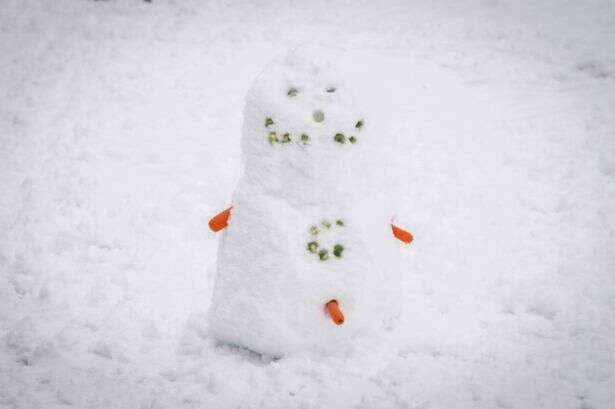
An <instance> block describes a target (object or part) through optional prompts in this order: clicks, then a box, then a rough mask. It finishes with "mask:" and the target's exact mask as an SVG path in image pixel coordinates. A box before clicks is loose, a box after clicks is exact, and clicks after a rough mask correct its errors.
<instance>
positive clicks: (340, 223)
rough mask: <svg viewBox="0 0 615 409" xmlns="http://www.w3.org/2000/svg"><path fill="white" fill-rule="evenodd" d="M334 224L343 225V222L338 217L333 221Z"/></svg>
mask: <svg viewBox="0 0 615 409" xmlns="http://www.w3.org/2000/svg"><path fill="white" fill-rule="evenodd" d="M335 224H337V225H338V226H343V225H344V222H343V221H341V220H339V219H338V220H336V221H335Z"/></svg>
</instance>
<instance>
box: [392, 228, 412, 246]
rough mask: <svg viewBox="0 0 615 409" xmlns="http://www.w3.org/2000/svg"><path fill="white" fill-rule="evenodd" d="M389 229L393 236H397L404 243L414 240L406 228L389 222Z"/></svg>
mask: <svg viewBox="0 0 615 409" xmlns="http://www.w3.org/2000/svg"><path fill="white" fill-rule="evenodd" d="M391 230H392V231H393V236H395V238H397V239H398V240H400V241H403V242H404V243H407V244H410V243H411V242H412V240H414V237H413V236H412V233H410V232H409V231H408V230H405V229H402V228H401V227H399V226H396V225H394V224H393V223H391Z"/></svg>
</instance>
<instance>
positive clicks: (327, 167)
mask: <svg viewBox="0 0 615 409" xmlns="http://www.w3.org/2000/svg"><path fill="white" fill-rule="evenodd" d="M328 53H329V51H328V50H326V49H322V48H307V47H299V48H297V49H295V50H293V51H291V52H289V53H286V54H284V55H283V56H281V57H279V58H278V59H276V60H275V61H273V62H272V63H270V64H269V65H268V66H267V68H265V70H264V72H263V73H261V74H260V75H259V77H258V78H257V79H256V82H255V84H254V85H253V86H252V88H251V90H250V92H249V93H248V96H247V101H246V108H245V112H244V117H245V119H244V125H243V136H242V148H243V153H244V155H243V157H244V162H245V166H244V173H243V176H242V177H241V179H240V180H239V184H238V187H237V190H236V192H235V194H234V196H233V209H232V217H231V219H230V224H229V227H228V228H227V230H225V233H224V238H223V242H222V245H221V250H220V253H219V255H218V269H217V276H216V285H215V288H214V294H213V301H212V306H211V312H210V323H211V329H212V332H213V334H214V335H215V336H216V338H218V339H220V340H222V341H225V342H228V343H231V344H234V345H240V346H243V347H247V348H249V349H251V350H254V351H257V352H261V353H266V354H270V355H273V356H281V355H284V354H286V353H289V352H297V351H301V350H312V351H314V352H316V353H323V352H324V353H328V352H333V353H338V354H339V353H347V351H348V350H349V349H351V348H352V346H353V344H354V343H355V342H356V338H357V337H358V336H361V335H377V334H382V333H386V331H385V327H386V325H387V321H388V320H389V319H391V318H392V317H396V316H398V315H399V296H400V293H399V294H398V293H397V292H399V290H400V287H399V285H400V275H399V274H398V275H397V276H396V275H395V274H394V272H393V271H392V269H391V266H394V265H396V266H399V264H400V263H396V262H395V260H397V259H399V258H400V255H399V252H400V247H401V246H400V244H399V243H396V242H395V239H394V237H393V235H392V234H391V228H390V224H389V219H390V217H389V218H387V217H386V216H385V217H379V216H381V213H382V211H374V210H373V209H378V203H377V202H376V203H374V199H375V198H377V197H378V198H382V199H384V200H382V201H380V203H381V204H382V203H386V199H387V198H388V199H393V198H391V197H387V194H386V193H387V192H385V191H382V189H379V193H380V194H378V195H375V194H374V192H373V191H374V189H370V188H369V186H368V183H369V177H368V175H366V174H367V173H370V172H372V171H373V170H377V169H379V168H380V167H381V166H379V164H378V163H377V162H378V160H376V161H374V160H371V159H370V158H369V157H370V155H373V152H374V151H375V150H374V149H372V147H371V144H370V141H371V142H372V143H375V144H376V145H377V144H379V143H382V141H383V140H386V135H382V134H381V135H377V138H376V140H373V136H374V135H372V132H370V131H371V127H369V126H366V124H367V123H369V118H367V120H366V119H365V117H364V116H362V115H360V114H359V113H358V111H357V109H356V108H355V107H354V106H353V105H354V104H353V98H352V96H351V92H352V90H351V89H350V88H349V87H348V86H346V85H345V84H344V83H343V81H342V80H341V79H340V76H339V75H338V74H336V73H335V69H334V68H333V64H332V63H331V62H330V61H331V59H333V58H334V57H335V55H333V56H332V57H330V59H327V58H325V57H324V55H326V54H328ZM378 159H379V160H380V161H381V158H378ZM379 207H384V208H387V207H388V206H386V205H385V206H382V205H380V206H379ZM379 210H380V209H379ZM387 245H388V246H387ZM387 247H388V251H382V249H383V248H384V249H387ZM391 250H397V254H396V253H395V252H394V251H391ZM393 257H395V258H393ZM331 300H335V301H336V302H338V304H339V305H340V306H341V309H342V311H343V313H344V316H345V318H346V319H345V322H344V325H342V326H340V327H336V326H335V325H334V324H333V322H332V321H331V320H330V317H328V316H327V315H326V314H325V305H326V304H327V302H329V301H331ZM395 301H397V303H396V302H395ZM396 304H397V305H396Z"/></svg>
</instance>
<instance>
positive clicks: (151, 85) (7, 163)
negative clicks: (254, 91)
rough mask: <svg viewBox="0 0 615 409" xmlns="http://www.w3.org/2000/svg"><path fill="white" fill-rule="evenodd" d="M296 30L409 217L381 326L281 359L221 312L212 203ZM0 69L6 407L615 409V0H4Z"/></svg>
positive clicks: (224, 186)
mask: <svg viewBox="0 0 615 409" xmlns="http://www.w3.org/2000/svg"><path fill="white" fill-rule="evenodd" d="M302 43H316V44H321V45H328V46H333V47H336V48H338V49H339V50H340V61H339V64H340V69H341V70H342V71H343V72H344V73H345V74H346V75H347V77H348V81H349V82H350V83H351V84H353V85H354V91H353V92H354V94H355V95H356V96H357V97H358V98H359V100H360V101H359V102H360V104H361V105H362V106H363V107H364V108H365V109H366V110H368V111H369V113H370V116H371V118H372V121H373V122H372V123H371V124H370V125H372V126H376V124H377V126H378V127H380V128H381V129H382V133H381V134H382V146H381V148H380V151H378V152H374V158H375V159H374V162H373V163H370V164H369V165H370V166H373V172H374V174H375V175H376V176H375V179H377V178H378V177H380V178H381V180H382V181H383V183H384V182H386V183H388V186H390V187H391V189H392V196H393V197H391V200H392V201H396V202H397V203H398V204H399V206H398V208H399V212H398V218H399V219H400V221H402V220H403V224H404V225H406V226H408V227H409V228H410V229H411V230H412V232H413V233H414V234H415V237H416V241H415V242H414V243H413V244H412V246H411V247H410V248H409V249H408V251H407V252H406V253H405V256H406V257H405V261H404V262H405V263H407V271H408V275H407V280H408V283H407V284H408V285H409V286H410V288H411V290H409V292H408V294H407V296H406V298H405V299H404V305H405V308H404V314H403V317H402V318H400V319H399V320H392V322H391V330H390V332H391V334H390V341H389V342H388V343H385V344H382V345H369V344H366V345H357V349H356V350H355V351H352V352H351V353H349V354H348V355H347V356H344V357H337V358H335V357H317V356H292V357H288V358H285V359H280V360H275V361H273V360H270V359H268V358H266V357H260V356H258V355H255V354H252V353H250V352H248V351H243V350H239V349H236V348H233V347H230V346H221V345H217V344H216V342H215V341H213V340H212V339H211V338H210V337H209V336H208V332H207V328H206V326H205V325H204V324H203V316H204V313H205V311H206V310H207V307H208V304H209V299H210V296H211V289H212V283H213V274H214V267H215V256H216V249H217V241H218V237H216V236H215V235H214V234H212V233H211V232H210V231H209V230H208V228H207V220H208V218H209V217H210V216H211V215H213V214H215V213H216V212H217V211H219V210H220V209H223V208H225V207H226V206H227V205H228V203H229V201H230V197H231V193H232V191H233V189H234V187H235V183H236V181H237V178H238V176H239V173H240V171H241V164H240V151H239V136H240V129H241V120H242V109H243V98H244V95H245V92H246V90H247V89H248V87H249V85H250V83H251V81H252V80H253V79H254V77H255V76H256V75H257V74H258V72H259V71H260V70H261V69H262V68H263V66H264V64H265V63H266V62H267V61H269V60H270V59H271V58H272V57H274V56H275V55H276V54H278V53H280V52H283V51H285V50H286V49H288V48H289V47H293V46H295V45H298V44H302ZM342 51H343V52H342ZM0 78H1V80H0V192H1V195H0V407H7V408H60V407H67V406H73V407H77V408H178V407H189V408H323V407H332V408H365V409H367V408H370V409H371V408H506V409H508V408H539V407H540V408H558V409H559V408H579V409H594V408H596V409H597V408H613V407H615V392H614V391H615V108H614V107H615V4H614V3H613V2H612V1H577V2H562V1H542V2H530V1H527V2H516V1H458V2H444V1H437V2H431V3H429V4H424V3H423V2H418V1H380V2H367V1H340V2H335V3H333V2H325V1H312V2H303V3H299V2H282V1H269V2H264V1H262V2H260V1H256V2H248V1H246V2H240V1H230V0H229V1H226V2H219V3H217V4H214V3H213V2H211V3H205V2H198V1H196V0H192V1H171V0H169V1H163V0H159V1H156V0H154V2H153V3H147V2H141V1H136V0H126V1H119V0H115V1H113V0H110V1H85V0H80V1H77V0H73V1H69V0H56V1H33V0H32V1H30V0H25V1H24V0H3V1H2V2H0ZM378 162H380V164H381V166H377V164H378Z"/></svg>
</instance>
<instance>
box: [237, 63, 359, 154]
mask: <svg viewBox="0 0 615 409" xmlns="http://www.w3.org/2000/svg"><path fill="white" fill-rule="evenodd" d="M250 102H251V103H253V104H255V105H257V106H258V107H259V110H258V111H259V113H260V118H254V119H255V120H256V121H258V122H260V124H258V125H257V127H258V128H259V131H258V133H257V135H252V136H253V137H256V138H259V140H260V142H261V143H265V144H268V145H269V146H270V147H272V148H273V149H293V148H291V147H292V146H295V147H301V148H302V149H313V148H317V147H318V148H319V149H323V148H324V149H330V148H331V147H332V146H334V147H342V146H343V147H346V148H347V149H350V148H351V147H352V146H353V145H356V144H359V143H360V142H361V137H362V134H361V131H362V130H363V128H364V125H365V121H364V120H363V118H362V116H361V115H359V114H358V113H357V111H356V109H355V107H354V103H353V99H352V97H351V95H350V92H349V89H348V88H347V87H346V86H345V84H344V83H343V81H342V80H341V79H340V78H339V76H338V75H337V74H336V72H335V71H334V70H333V69H332V68H331V64H330V63H328V62H326V61H322V59H321V58H320V57H319V56H318V57H314V59H312V58H309V57H308V56H307V55H303V54H298V53H297V52H295V53H291V54H290V55H287V56H286V57H285V58H284V59H282V60H277V61H274V62H273V63H272V64H270V65H269V66H268V67H267V68H266V69H265V71H263V73H262V74H261V75H260V76H259V78H258V79H257V81H256V83H255V85H254V88H253V92H252V98H251V101H249V103H250ZM254 125H256V124H254Z"/></svg>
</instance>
